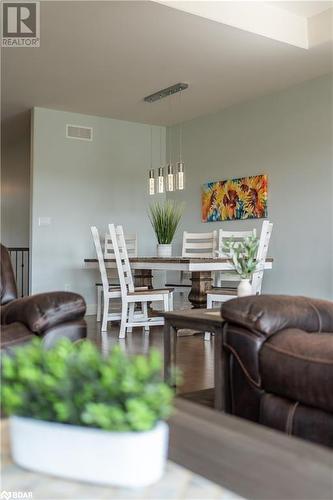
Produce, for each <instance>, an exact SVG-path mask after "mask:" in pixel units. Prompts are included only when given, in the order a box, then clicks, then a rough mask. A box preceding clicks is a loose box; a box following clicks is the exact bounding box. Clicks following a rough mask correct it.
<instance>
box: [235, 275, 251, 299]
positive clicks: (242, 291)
mask: <svg viewBox="0 0 333 500" xmlns="http://www.w3.org/2000/svg"><path fill="white" fill-rule="evenodd" d="M247 295H252V285H251V283H250V280H249V279H241V280H240V283H239V285H238V287H237V296H238V297H246V296H247Z"/></svg>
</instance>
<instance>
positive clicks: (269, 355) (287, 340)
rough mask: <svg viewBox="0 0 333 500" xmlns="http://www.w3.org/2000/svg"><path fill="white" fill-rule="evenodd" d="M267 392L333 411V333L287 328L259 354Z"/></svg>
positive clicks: (270, 339) (273, 337)
mask: <svg viewBox="0 0 333 500" xmlns="http://www.w3.org/2000/svg"><path fill="white" fill-rule="evenodd" d="M259 367H260V374H261V380H262V386H263V388H264V389H265V391H266V392H270V393H273V394H276V395H279V396H283V397H286V398H289V399H291V400H293V401H298V402H300V403H303V404H306V405H309V406H314V407H317V408H321V409H322V410H326V411H330V412H333V390H332V388H333V335H332V333H328V332H321V333H307V332H304V331H303V330H299V329H291V328H289V329H286V330H283V331H281V332H279V333H277V334H276V335H273V336H272V337H270V338H269V339H268V340H267V341H266V342H265V343H264V345H263V346H262V348H261V350H260V354H259Z"/></svg>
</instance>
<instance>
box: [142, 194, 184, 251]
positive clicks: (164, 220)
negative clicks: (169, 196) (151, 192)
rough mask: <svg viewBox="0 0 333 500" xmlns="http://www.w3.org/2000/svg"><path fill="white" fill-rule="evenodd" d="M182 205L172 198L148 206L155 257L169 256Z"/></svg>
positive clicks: (181, 212) (181, 213)
mask: <svg viewBox="0 0 333 500" xmlns="http://www.w3.org/2000/svg"><path fill="white" fill-rule="evenodd" d="M182 215H183V205H182V204H177V203H176V202H175V201H173V200H167V201H166V202H164V203H162V204H161V203H155V204H154V205H151V206H150V207H149V220H150V222H151V225H152V226H153V229H154V232H155V235H156V238H157V243H158V244H157V257H171V255H172V241H173V239H174V236H175V233H176V230H177V227H178V225H179V222H180V219H181V217H182Z"/></svg>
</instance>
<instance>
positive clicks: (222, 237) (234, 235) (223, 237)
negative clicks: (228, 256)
mask: <svg viewBox="0 0 333 500" xmlns="http://www.w3.org/2000/svg"><path fill="white" fill-rule="evenodd" d="M256 235H257V231H256V229H251V230H249V231H225V230H224V229H220V230H219V241H218V251H219V254H220V255H221V256H223V255H225V254H224V253H223V247H224V245H225V242H226V241H227V240H231V239H233V240H234V241H242V240H244V238H247V237H249V236H256Z"/></svg>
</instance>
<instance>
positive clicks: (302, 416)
mask: <svg viewBox="0 0 333 500" xmlns="http://www.w3.org/2000/svg"><path fill="white" fill-rule="evenodd" d="M222 316H223V318H224V320H225V321H226V323H225V324H224V331H223V340H224V342H223V343H224V346H223V353H222V355H223V357H224V361H225V365H224V366H225V378H226V394H225V397H226V408H227V411H228V412H229V413H232V414H234V415H238V416H239V417H243V418H246V419H249V420H253V421H255V422H259V423H261V424H263V425H267V426H268V427H272V428H274V429H278V430H280V431H284V432H286V433H288V434H291V435H294V436H298V437H300V438H304V439H308V440H310V441H313V442H316V443H319V444H323V445H326V446H330V447H333V302H329V301H323V300H316V299H309V298H305V297H290V296H280V295H275V296H274V295H261V296H255V297H242V298H237V299H233V300H230V301H228V302H225V303H224V304H223V306H222Z"/></svg>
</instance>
